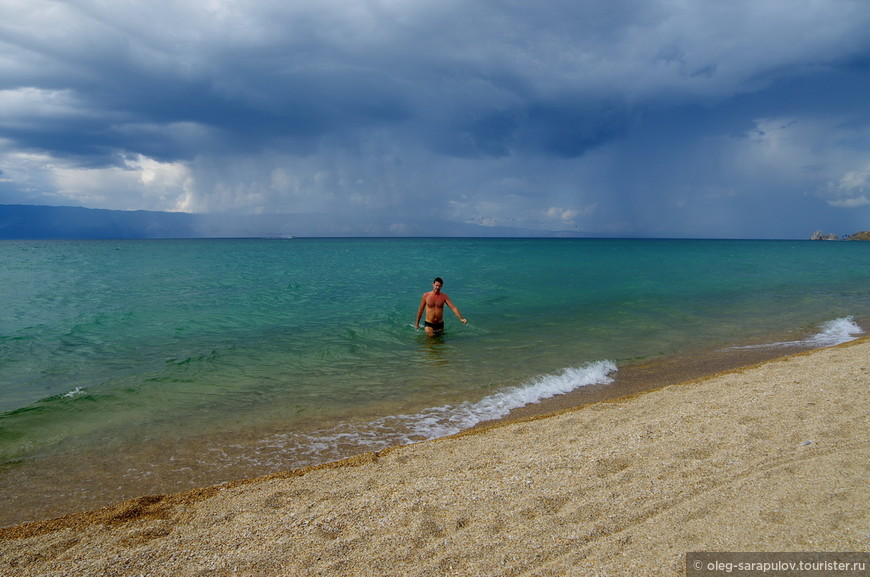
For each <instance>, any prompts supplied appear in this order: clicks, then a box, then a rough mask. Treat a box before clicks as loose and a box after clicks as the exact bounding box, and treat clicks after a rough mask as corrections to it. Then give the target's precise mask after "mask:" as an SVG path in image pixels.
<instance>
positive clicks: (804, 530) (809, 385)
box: [0, 338, 870, 576]
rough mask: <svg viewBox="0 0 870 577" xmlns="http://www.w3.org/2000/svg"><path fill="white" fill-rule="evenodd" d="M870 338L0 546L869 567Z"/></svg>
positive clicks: (80, 560)
mask: <svg viewBox="0 0 870 577" xmlns="http://www.w3.org/2000/svg"><path fill="white" fill-rule="evenodd" d="M868 384H870V338H864V339H861V340H859V341H854V342H852V343H847V344H845V345H840V346H837V347H832V348H827V349H821V350H818V351H812V352H808V353H800V354H796V355H792V356H788V357H783V358H780V359H775V360H772V361H768V362H764V363H761V364H757V365H753V366H750V367H746V368H741V369H737V370H732V371H726V372H722V373H718V374H714V375H712V376H709V377H704V378H700V379H696V380H692V381H687V382H684V383H680V384H677V385H671V386H667V387H665V388H662V389H659V390H654V391H651V392H645V393H638V394H634V395H630V396H628V397H623V398H620V399H615V400H609V401H602V402H597V403H594V404H591V405H587V406H585V407H583V408H572V409H566V410H563V411H560V412H557V413H554V414H549V415H541V416H534V417H528V418H526V419H522V420H519V421H515V422H507V423H498V424H495V425H492V426H489V427H479V428H477V429H474V430H471V431H468V432H466V433H464V434H460V435H456V436H453V437H448V438H444V439H438V440H435V441H428V442H423V443H418V444H415V445H409V446H404V447H397V448H394V449H390V450H386V451H382V452H379V453H370V454H366V455H363V456H360V457H356V458H353V459H349V460H346V461H341V462H337V463H330V464H327V465H323V466H319V467H313V468H309V469H303V470H297V471H292V472H287V473H281V474H276V475H272V476H269V477H264V478H259V479H252V480H247V481H242V482H238V483H231V484H226V485H222V486H218V487H211V488H206V489H201V490H196V491H190V492H187V493H183V494H175V495H167V496H152V497H142V498H139V499H134V500H131V501H127V502H124V503H121V504H118V505H115V506H112V507H107V508H104V509H100V510H96V511H91V512H87V513H81V514H73V515H70V516H67V517H62V518H59V519H55V520H51V521H45V522H38V523H31V524H27V525H20V526H17V527H8V528H5V529H0V574H2V575H20V576H27V575H76V576H78V575H115V574H118V575H122V574H123V575H138V574H145V575H167V576H169V575H173V576H186V575H257V576H269V575H354V576H359V575H420V576H423V575H426V576H430V575H457V576H458V575H461V576H469V575H526V574H529V575H574V574H576V575H595V574H601V575H650V576H660V575H681V574H683V569H684V558H685V554H686V552H690V551H866V550H867V547H868V544H870V523H868V515H867V503H868V502H870V490H868V488H867V486H868V484H867V479H868V477H870V475H868V473H870V458H868V457H870V443H868V435H867V431H868V412H867V409H866V407H867V406H868V398H867V397H868V394H867V390H868Z"/></svg>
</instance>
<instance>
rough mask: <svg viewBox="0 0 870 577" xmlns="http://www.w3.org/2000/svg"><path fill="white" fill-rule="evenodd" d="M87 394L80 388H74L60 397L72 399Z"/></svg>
mask: <svg viewBox="0 0 870 577" xmlns="http://www.w3.org/2000/svg"><path fill="white" fill-rule="evenodd" d="M87 394H88V392H87V391H86V390H84V389H83V388H81V387H76V388H74V389H73V390H71V391H69V392H67V393H64V394H63V395H62V396H63V397H64V398H67V399H71V398H73V397H78V396H79V395H87Z"/></svg>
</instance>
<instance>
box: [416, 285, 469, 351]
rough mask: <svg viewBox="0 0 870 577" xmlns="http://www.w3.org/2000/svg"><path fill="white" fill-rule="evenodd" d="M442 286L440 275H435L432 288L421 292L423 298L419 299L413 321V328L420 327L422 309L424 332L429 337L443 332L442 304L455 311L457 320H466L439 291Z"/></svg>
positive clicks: (463, 321) (464, 321)
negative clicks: (424, 316)
mask: <svg viewBox="0 0 870 577" xmlns="http://www.w3.org/2000/svg"><path fill="white" fill-rule="evenodd" d="M443 286H444V281H443V280H442V279H441V277H436V278H435V280H434V281H433V282H432V290H431V291H429V292H427V293H423V298H422V299H420V309H419V310H418V311H417V321H416V322H415V323H414V328H415V329H419V328H420V319H421V318H422V317H423V311H424V310H425V311H426V322H425V323H424V326H425V329H426V334H427V335H429V336H430V337H431V336H434V335H436V334H437V335H440V334H441V333H443V332H444V305H447V306H448V307H450V310H452V311H453V312H454V313H456V316H457V317H459V320H460V321H462V323H463V324H465V323H467V322H468V321H467V320H466V319H465V318H463V316H462V313H460V312H459V309H458V308H456V305H455V304H453V302H452V301H451V300H450V297H449V296H447V295H446V294H444V293H443V292H441V287H443Z"/></svg>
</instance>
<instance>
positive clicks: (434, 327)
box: [423, 321, 444, 331]
mask: <svg viewBox="0 0 870 577" xmlns="http://www.w3.org/2000/svg"><path fill="white" fill-rule="evenodd" d="M423 326H426V327H432V330H433V331H443V330H444V323H443V322H440V323H430V322H429V321H426V322H424V323H423Z"/></svg>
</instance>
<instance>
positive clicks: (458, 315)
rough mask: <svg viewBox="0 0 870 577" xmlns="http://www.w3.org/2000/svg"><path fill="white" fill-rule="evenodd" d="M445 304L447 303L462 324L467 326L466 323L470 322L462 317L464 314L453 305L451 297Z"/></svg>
mask: <svg viewBox="0 0 870 577" xmlns="http://www.w3.org/2000/svg"><path fill="white" fill-rule="evenodd" d="M445 296H446V295H445ZM444 302H445V303H447V306H449V307H450V310H452V311H453V313H454V314H455V315H456V316H457V317H459V320H460V321H461V322H462V324H466V323H467V322H468V320H467V319H465V318H463V317H462V313H461V312H459V309H458V308H456V305H455V304H453V301H451V300H450V297H447V300H446V301H444Z"/></svg>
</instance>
